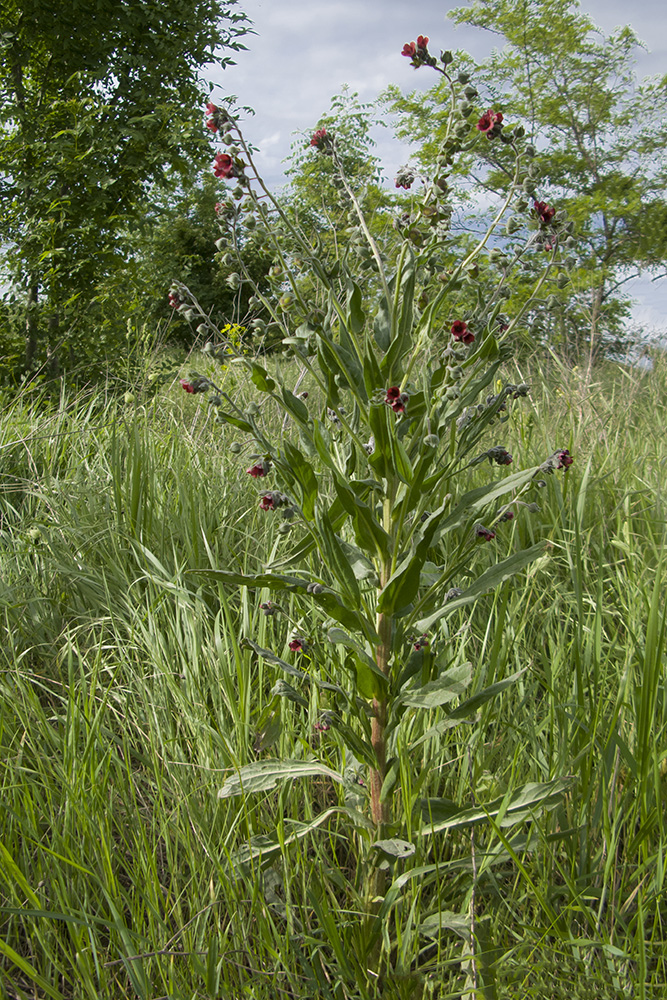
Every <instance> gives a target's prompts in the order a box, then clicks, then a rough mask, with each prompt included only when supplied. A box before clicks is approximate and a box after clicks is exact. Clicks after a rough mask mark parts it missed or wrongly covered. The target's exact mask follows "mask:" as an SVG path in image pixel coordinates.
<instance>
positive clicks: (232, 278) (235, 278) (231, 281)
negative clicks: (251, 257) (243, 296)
mask: <svg viewBox="0 0 667 1000" xmlns="http://www.w3.org/2000/svg"><path fill="white" fill-rule="evenodd" d="M227 284H228V285H229V287H230V288H231V289H232V291H233V292H236V291H238V290H239V288H240V287H241V276H240V274H237V273H236V271H232V273H231V274H229V275H227Z"/></svg>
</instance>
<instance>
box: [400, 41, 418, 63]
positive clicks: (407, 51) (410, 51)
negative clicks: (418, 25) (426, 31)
mask: <svg viewBox="0 0 667 1000" xmlns="http://www.w3.org/2000/svg"><path fill="white" fill-rule="evenodd" d="M416 54H417V46H416V45H415V43H414V42H406V43H405V45H404V46H403V51H402V52H401V55H402V56H408V58H409V59H411V58H412V57H413V56H414V55H416Z"/></svg>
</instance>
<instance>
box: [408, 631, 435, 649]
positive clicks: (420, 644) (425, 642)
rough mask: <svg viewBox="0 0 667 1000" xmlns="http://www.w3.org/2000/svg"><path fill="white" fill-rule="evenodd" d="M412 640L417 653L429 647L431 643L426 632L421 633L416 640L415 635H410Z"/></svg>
mask: <svg viewBox="0 0 667 1000" xmlns="http://www.w3.org/2000/svg"><path fill="white" fill-rule="evenodd" d="M410 641H411V642H412V647H413V649H414V650H415V652H416V653H418V652H419V650H420V649H428V647H429V645H430V643H429V638H428V636H427V635H426V634H424V635H420V636H419V638H418V639H416V640H415V637H414V636H410Z"/></svg>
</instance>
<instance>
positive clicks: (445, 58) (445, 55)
mask: <svg viewBox="0 0 667 1000" xmlns="http://www.w3.org/2000/svg"><path fill="white" fill-rule="evenodd" d="M440 58H441V60H442V62H443V63H444V65H445V66H449V65H450V63H453V62H454V56H453V55H452V53H451V52H450V51H449V49H447V51H446V52H441V53H440Z"/></svg>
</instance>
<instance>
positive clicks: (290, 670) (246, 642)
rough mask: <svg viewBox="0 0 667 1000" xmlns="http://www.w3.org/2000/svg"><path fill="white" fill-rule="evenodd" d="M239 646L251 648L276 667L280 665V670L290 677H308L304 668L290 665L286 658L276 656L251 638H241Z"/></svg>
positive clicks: (302, 678) (301, 678)
mask: <svg viewBox="0 0 667 1000" xmlns="http://www.w3.org/2000/svg"><path fill="white" fill-rule="evenodd" d="M240 647H241V649H252V651H253V652H254V653H257V655H258V656H261V657H262V659H263V660H266V662H267V663H273V664H274V665H275V666H276V667H280V669H281V670H284V671H285V673H286V674H289V675H290V676H291V677H298V678H299V680H301V681H302V680H307V679H308V674H307V673H306V672H305V671H304V670H299V669H298V667H294V666H292V664H291V663H288V662H287V660H283V659H281V657H280V656H277V655H276V654H275V653H274V652H272V650H270V649H264V648H263V647H262V646H258V645H257V643H256V642H253V640H252V639H241V642H240Z"/></svg>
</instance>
